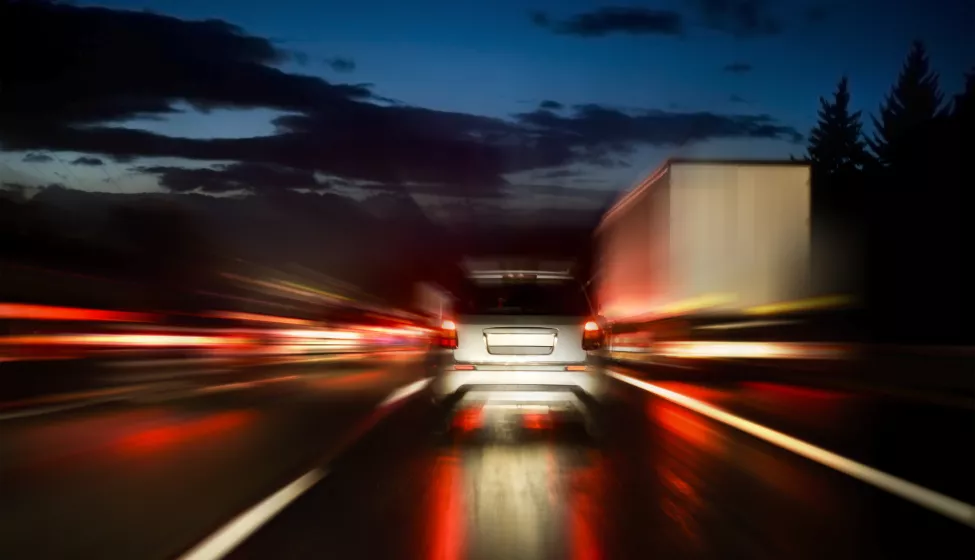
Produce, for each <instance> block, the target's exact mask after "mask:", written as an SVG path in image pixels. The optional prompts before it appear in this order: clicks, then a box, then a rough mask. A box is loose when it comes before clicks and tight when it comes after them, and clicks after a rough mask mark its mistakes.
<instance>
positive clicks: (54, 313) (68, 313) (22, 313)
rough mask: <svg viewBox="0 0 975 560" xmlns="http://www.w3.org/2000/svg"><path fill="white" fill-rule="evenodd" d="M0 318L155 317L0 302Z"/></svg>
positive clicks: (131, 320)
mask: <svg viewBox="0 0 975 560" xmlns="http://www.w3.org/2000/svg"><path fill="white" fill-rule="evenodd" d="M0 319H27V320H35V321H109V322H118V323H148V322H151V321H153V320H154V319H155V317H154V316H153V315H150V314H148V313H131V312H127V311H105V310H101V309H82V308H78V307H56V306H51V305H32V304H24V303H0Z"/></svg>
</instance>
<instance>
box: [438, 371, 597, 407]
mask: <svg viewBox="0 0 975 560" xmlns="http://www.w3.org/2000/svg"><path fill="white" fill-rule="evenodd" d="M604 385H605V376H604V375H602V374H601V373H599V371H598V370H597V369H596V368H594V367H592V366H589V367H588V368H587V369H586V370H585V371H565V370H564V369H562V370H555V369H547V370H539V369H537V368H531V369H528V368H525V369H518V368H517V367H512V368H506V369H500V368H497V367H496V366H493V367H492V368H491V369H476V370H452V369H446V370H443V371H441V372H440V374H439V375H438V376H437V377H436V378H435V379H434V381H433V383H432V384H431V387H432V389H433V394H434V398H437V399H444V398H447V397H449V396H451V395H455V394H457V393H467V392H476V393H485V392H491V391H495V392H498V393H512V395H511V396H512V397H513V396H515V395H514V394H522V395H527V394H529V393H530V394H531V397H532V398H531V399H529V400H546V399H548V398H552V399H558V397H559V396H560V395H562V396H565V395H566V393H573V392H581V393H584V394H586V395H587V396H589V397H592V398H596V399H599V398H600V397H601V396H602V394H603V391H604Z"/></svg>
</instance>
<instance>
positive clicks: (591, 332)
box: [582, 321, 603, 350]
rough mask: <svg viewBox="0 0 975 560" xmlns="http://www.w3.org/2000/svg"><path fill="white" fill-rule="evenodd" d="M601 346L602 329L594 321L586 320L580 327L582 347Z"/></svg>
mask: <svg viewBox="0 0 975 560" xmlns="http://www.w3.org/2000/svg"><path fill="white" fill-rule="evenodd" d="M602 346H603V329H601V328H599V324H598V323H596V322H595V321H586V324H585V325H584V326H583V328H582V349H583V350H598V349H599V348H602Z"/></svg>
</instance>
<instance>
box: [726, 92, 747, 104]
mask: <svg viewBox="0 0 975 560" xmlns="http://www.w3.org/2000/svg"><path fill="white" fill-rule="evenodd" d="M728 101H731V102H732V103H748V101H747V100H746V99H745V98H744V97H742V96H740V95H738V94H736V93H732V94H731V95H729V96H728Z"/></svg>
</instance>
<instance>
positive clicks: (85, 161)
mask: <svg viewBox="0 0 975 560" xmlns="http://www.w3.org/2000/svg"><path fill="white" fill-rule="evenodd" d="M104 163H105V162H103V161H102V160H100V159H99V158H96V157H91V156H81V157H79V158H77V159H75V160H74V161H72V162H71V164H72V165H103V164H104Z"/></svg>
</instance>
